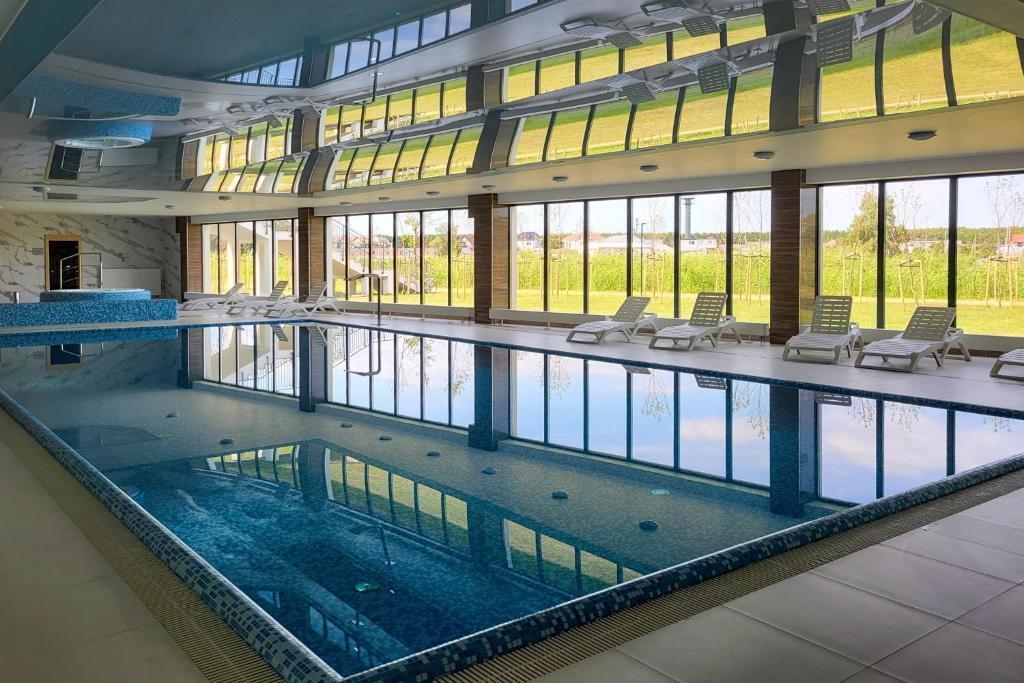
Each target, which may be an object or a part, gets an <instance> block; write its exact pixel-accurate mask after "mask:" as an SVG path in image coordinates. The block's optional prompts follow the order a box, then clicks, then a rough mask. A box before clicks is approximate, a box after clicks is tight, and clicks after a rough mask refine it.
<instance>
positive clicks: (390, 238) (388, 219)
mask: <svg viewBox="0 0 1024 683" xmlns="http://www.w3.org/2000/svg"><path fill="white" fill-rule="evenodd" d="M370 228H371V230H372V231H373V232H372V245H373V254H372V258H373V272H374V273H376V274H378V275H380V289H381V291H380V294H381V297H382V299H383V300H384V301H387V300H389V299H390V300H391V301H394V299H395V215H394V214H391V213H375V214H373V215H372V217H371V221H370ZM374 294H375V295H376V292H375V293H374Z"/></svg>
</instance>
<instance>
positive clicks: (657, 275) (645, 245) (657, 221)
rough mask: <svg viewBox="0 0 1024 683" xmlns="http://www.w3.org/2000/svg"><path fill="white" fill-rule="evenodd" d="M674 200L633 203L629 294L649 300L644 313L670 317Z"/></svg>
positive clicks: (652, 199)
mask: <svg viewBox="0 0 1024 683" xmlns="http://www.w3.org/2000/svg"><path fill="white" fill-rule="evenodd" d="M674 200H675V198H674V197H671V196H669V197H643V198H640V199H634V200H632V203H633V206H632V215H633V251H632V267H631V271H632V276H633V283H632V287H631V290H632V293H633V295H634V296H646V297H650V299H651V303H650V304H649V305H648V307H647V310H649V311H653V312H655V313H657V314H658V315H660V316H664V317H672V315H673V308H674V305H675V302H674V298H675V296H674V294H675V287H674V286H673V279H674V273H675V249H673V247H672V245H673V242H674V240H675V224H676V221H675V207H674V206H673V204H674Z"/></svg>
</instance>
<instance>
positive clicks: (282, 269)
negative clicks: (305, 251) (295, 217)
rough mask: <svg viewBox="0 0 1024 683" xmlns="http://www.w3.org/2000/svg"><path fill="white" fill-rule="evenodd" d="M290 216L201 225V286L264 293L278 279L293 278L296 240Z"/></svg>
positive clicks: (216, 290) (257, 293)
mask: <svg viewBox="0 0 1024 683" xmlns="http://www.w3.org/2000/svg"><path fill="white" fill-rule="evenodd" d="M292 232H293V222H292V220H291V219H283V220H277V221H255V222H252V221H246V222H242V223H220V224H219V225H218V224H207V225H204V226H203V230H202V235H203V242H202V250H203V273H202V276H203V290H204V291H207V292H225V291H227V290H228V289H230V288H231V287H232V286H233V285H235V284H236V283H241V284H242V286H243V289H242V291H244V292H245V293H247V294H255V295H256V296H266V295H267V294H269V293H270V290H271V288H273V286H274V284H275V283H276V282H277V281H278V280H288V282H289V285H290V283H291V280H292V275H293V273H292V264H293V263H294V260H295V243H294V239H293V236H292Z"/></svg>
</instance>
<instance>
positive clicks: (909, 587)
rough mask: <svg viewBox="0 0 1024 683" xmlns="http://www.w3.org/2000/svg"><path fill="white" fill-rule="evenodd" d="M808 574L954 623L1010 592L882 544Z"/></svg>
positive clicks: (982, 577) (993, 581)
mask: <svg viewBox="0 0 1024 683" xmlns="http://www.w3.org/2000/svg"><path fill="white" fill-rule="evenodd" d="M813 571H814V573H815V574H819V575H821V576H825V577H827V578H830V579H833V580H835V581H841V582H842V583H845V584H848V585H850V586H853V587H855V588H860V589H862V590H866V591H868V592H870V593H874V594H875V595H880V596H882V597H884V598H888V599H890V600H895V601H896V602H900V603H903V604H904V605H909V606H910V607H916V608H917V609H920V610H924V611H926V612H931V613H932V614H936V615H938V616H940V617H945V618H946V619H956V618H957V617H959V616H960V615H962V614H964V613H965V612H968V611H970V610H972V609H974V608H975V607H977V606H978V605H980V604H982V603H984V602H987V601H988V600H991V599H992V598H994V597H995V596H997V595H999V594H1000V593H1002V592H1004V591H1006V590H1008V589H1009V588H1011V587H1013V584H1012V583H1010V582H1009V581H1003V580H1002V579H997V578H994V577H992V576H988V575H986V574H979V573H978V572H972V571H970V570H967V569H962V568H960V567H954V566H953V565H951V564H946V563H944V562H939V561H937V560H933V559H930V558H927V557H921V556H920V555H913V554H911V553H907V552H903V551H902V550H897V549H895V548H890V547H888V546H884V545H876V546H872V547H870V548H866V549H864V550H861V551H859V552H856V553H853V554H852V555H847V556H846V557H844V558H842V559H839V560H836V561H834V562H830V563H828V564H826V565H823V566H821V567H818V568H817V569H815V570H813Z"/></svg>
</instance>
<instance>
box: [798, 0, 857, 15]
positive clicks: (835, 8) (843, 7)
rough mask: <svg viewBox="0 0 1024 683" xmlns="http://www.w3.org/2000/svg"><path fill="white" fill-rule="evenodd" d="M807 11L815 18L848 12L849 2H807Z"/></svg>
mask: <svg viewBox="0 0 1024 683" xmlns="http://www.w3.org/2000/svg"><path fill="white" fill-rule="evenodd" d="M807 10H808V11H809V12H810V13H811V14H812V15H813V16H816V17H819V16H821V15H822V14H832V13H833V12H849V11H850V1H849V0H807Z"/></svg>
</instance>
